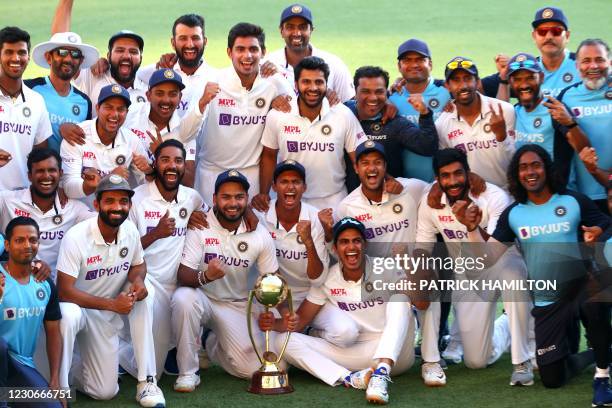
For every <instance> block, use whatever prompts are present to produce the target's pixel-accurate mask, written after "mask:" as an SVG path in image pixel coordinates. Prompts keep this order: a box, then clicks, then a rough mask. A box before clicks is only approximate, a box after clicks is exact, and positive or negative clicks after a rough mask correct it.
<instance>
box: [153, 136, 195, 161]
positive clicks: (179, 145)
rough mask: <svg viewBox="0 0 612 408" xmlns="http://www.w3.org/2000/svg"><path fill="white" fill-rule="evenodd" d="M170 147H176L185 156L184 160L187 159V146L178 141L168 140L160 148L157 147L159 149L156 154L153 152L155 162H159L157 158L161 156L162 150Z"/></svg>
mask: <svg viewBox="0 0 612 408" xmlns="http://www.w3.org/2000/svg"><path fill="white" fill-rule="evenodd" d="M168 146H172V147H176V148H178V149H180V151H181V153H182V154H183V159H184V158H186V157H187V151H186V150H185V146H184V145H183V144H182V143H181V142H180V141H178V140H176V139H168V140H165V141H163V142H162V143H161V144H160V145H159V146H157V149H155V152H153V155H154V156H155V160H157V158H158V157H159V155H160V154H161V151H162V149H163V148H164V147H168Z"/></svg>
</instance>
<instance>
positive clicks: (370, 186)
mask: <svg viewBox="0 0 612 408" xmlns="http://www.w3.org/2000/svg"><path fill="white" fill-rule="evenodd" d="M355 173H357V176H359V181H361V186H362V188H363V189H365V190H367V191H371V192H373V193H380V192H381V190H382V188H383V183H384V181H385V174H386V173H387V162H386V161H385V157H384V156H383V155H382V154H380V153H379V152H370V153H364V154H362V155H360V156H359V159H357V161H356V163H355Z"/></svg>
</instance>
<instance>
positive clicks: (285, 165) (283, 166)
mask: <svg viewBox="0 0 612 408" xmlns="http://www.w3.org/2000/svg"><path fill="white" fill-rule="evenodd" d="M288 170H294V171H297V172H298V173H299V174H300V176H302V180H304V181H306V169H305V168H304V166H302V165H301V164H300V163H298V162H296V161H295V160H292V159H287V160H285V161H282V162H280V163H278V164H277V165H276V168H275V169H274V181H276V178H277V177H278V176H279V175H280V174H281V173H282V172H283V171H288Z"/></svg>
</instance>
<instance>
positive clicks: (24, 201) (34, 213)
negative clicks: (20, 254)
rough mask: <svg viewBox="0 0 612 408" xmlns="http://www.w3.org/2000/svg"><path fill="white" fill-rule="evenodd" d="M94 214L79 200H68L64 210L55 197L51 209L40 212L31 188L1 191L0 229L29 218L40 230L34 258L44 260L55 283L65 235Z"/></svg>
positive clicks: (4, 229) (3, 229)
mask: <svg viewBox="0 0 612 408" xmlns="http://www.w3.org/2000/svg"><path fill="white" fill-rule="evenodd" d="M95 215H97V213H95V212H93V211H90V210H89V208H87V206H86V205H85V204H83V203H82V202H80V201H78V200H72V199H69V200H68V202H67V203H66V205H65V206H64V208H62V205H61V204H60V200H59V197H58V196H57V194H56V195H55V202H54V204H53V208H52V209H51V210H49V211H47V212H46V213H44V212H42V211H41V210H40V209H39V208H38V207H37V206H36V204H34V202H33V201H32V193H31V192H30V189H29V188H28V189H23V190H18V191H2V192H0V228H1V229H2V231H6V226H7V225H8V223H9V222H10V221H11V220H12V219H13V218H15V217H19V216H21V217H30V218H32V219H33V220H34V221H36V223H37V224H38V227H39V229H40V236H39V239H40V240H39V246H38V255H37V256H36V258H37V259H40V260H43V261H45V262H46V263H48V264H49V267H51V276H52V278H53V281H54V282H55V276H56V272H55V264H56V262H57V254H58V253H59V247H60V243H61V242H62V238H64V235H65V234H66V232H67V231H68V230H69V229H70V228H72V226H73V225H75V224H77V223H79V222H81V221H84V220H86V219H88V218H91V217H93V216H95Z"/></svg>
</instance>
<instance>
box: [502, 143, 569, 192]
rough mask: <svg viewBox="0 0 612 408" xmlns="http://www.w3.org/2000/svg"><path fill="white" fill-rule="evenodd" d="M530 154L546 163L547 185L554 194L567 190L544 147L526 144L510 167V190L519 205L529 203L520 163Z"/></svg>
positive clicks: (516, 154)
mask: <svg viewBox="0 0 612 408" xmlns="http://www.w3.org/2000/svg"><path fill="white" fill-rule="evenodd" d="M528 152H532V153H535V154H537V155H538V156H540V158H541V159H542V161H543V162H544V173H545V174H546V185H547V186H548V188H549V190H550V192H551V193H552V194H555V193H560V192H562V191H563V190H565V187H564V184H563V182H562V181H561V178H560V177H559V173H558V172H557V169H556V167H555V165H554V164H553V161H552V158H551V157H550V154H548V152H547V151H546V149H544V148H543V147H542V146H540V145H537V144H526V145H523V146H521V147H520V148H519V149H518V150H517V151H516V152H514V156H512V159H511V160H510V164H509V165H508V175H507V176H508V190H509V191H510V194H512V197H514V199H515V200H516V201H518V202H519V203H522V204H524V203H526V202H527V190H526V189H525V187H523V185H522V184H521V182H520V180H519V175H518V173H519V162H520V160H521V157H522V156H523V155H524V154H525V153H528Z"/></svg>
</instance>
